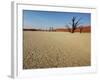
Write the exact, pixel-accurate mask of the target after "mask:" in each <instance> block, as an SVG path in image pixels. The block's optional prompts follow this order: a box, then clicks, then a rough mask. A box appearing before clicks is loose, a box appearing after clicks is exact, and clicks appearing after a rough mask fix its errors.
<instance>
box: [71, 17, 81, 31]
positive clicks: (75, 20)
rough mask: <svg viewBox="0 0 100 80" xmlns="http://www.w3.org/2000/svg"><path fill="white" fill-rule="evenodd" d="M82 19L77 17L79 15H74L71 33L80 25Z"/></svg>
mask: <svg viewBox="0 0 100 80" xmlns="http://www.w3.org/2000/svg"><path fill="white" fill-rule="evenodd" d="M80 20H81V18H80V19H77V17H72V19H71V23H69V24H70V25H71V29H70V31H71V33H74V31H75V29H76V28H77V27H78V26H79V25H80V23H79V22H80Z"/></svg>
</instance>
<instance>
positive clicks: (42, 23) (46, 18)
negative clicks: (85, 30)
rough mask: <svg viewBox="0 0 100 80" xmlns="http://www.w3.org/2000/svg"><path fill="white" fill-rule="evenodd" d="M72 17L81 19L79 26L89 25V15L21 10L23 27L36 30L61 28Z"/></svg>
mask: <svg viewBox="0 0 100 80" xmlns="http://www.w3.org/2000/svg"><path fill="white" fill-rule="evenodd" d="M73 16H74V17H77V19H79V18H81V20H80V24H81V25H91V14H90V13H76V12H52V11H34V10H23V27H24V28H37V29H39V28H40V29H46V28H47V29H48V28H49V27H54V28H61V27H65V25H66V24H69V23H70V22H71V19H72V17H73Z"/></svg>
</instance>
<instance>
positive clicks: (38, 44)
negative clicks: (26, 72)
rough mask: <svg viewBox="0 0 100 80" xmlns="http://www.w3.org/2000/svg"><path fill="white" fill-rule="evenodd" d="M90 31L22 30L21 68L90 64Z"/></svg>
mask: <svg viewBox="0 0 100 80" xmlns="http://www.w3.org/2000/svg"><path fill="white" fill-rule="evenodd" d="M90 38H91V37H90V33H81V34H80V33H69V32H39V31H24V32H23V68H24V69H32V68H55V67H75V66H89V65H91V57H90V56H91V54H90V53H91V52H90V51H91V50H90V46H91V45H90V43H91V42H90Z"/></svg>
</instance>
